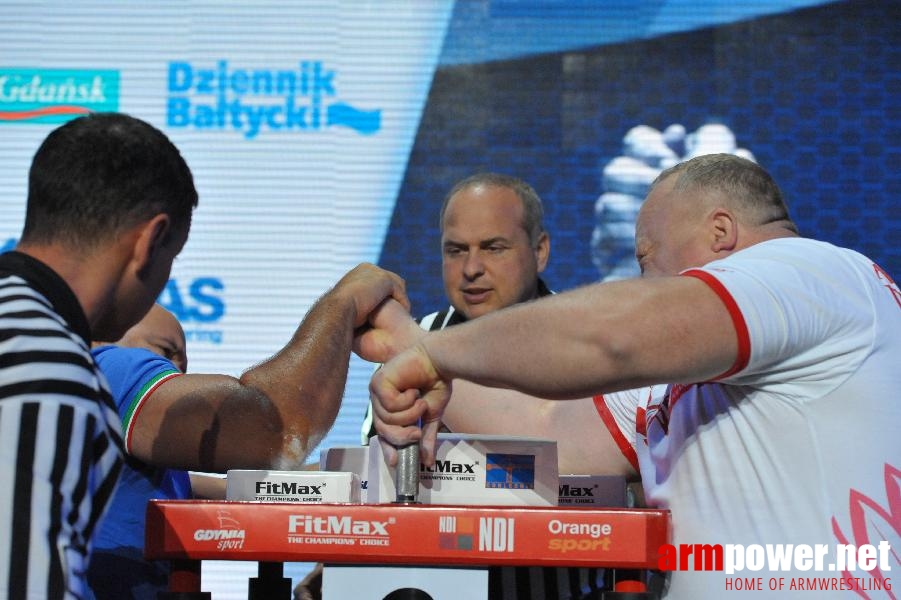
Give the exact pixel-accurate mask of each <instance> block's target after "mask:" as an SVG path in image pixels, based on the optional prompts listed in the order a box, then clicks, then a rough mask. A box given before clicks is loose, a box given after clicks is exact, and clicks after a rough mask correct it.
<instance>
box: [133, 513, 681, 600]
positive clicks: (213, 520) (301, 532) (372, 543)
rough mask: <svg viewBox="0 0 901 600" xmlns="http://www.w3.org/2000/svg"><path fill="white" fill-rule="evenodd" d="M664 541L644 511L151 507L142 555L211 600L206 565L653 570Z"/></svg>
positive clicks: (172, 582)
mask: <svg viewBox="0 0 901 600" xmlns="http://www.w3.org/2000/svg"><path fill="white" fill-rule="evenodd" d="M668 535H669V512H668V511H663V510H652V509H625V508H622V509H620V508H603V509H599V508H570V507H531V506H529V507H518V506H517V507H509V506H503V507H490V506H439V505H403V504H305V503H296V502H279V503H270V502H265V503H262V502H234V501H232V502H222V501H207V500H152V501H150V503H149V504H148V505H147V522H146V533H145V545H144V554H145V556H146V557H147V558H148V559H152V560H169V561H171V564H172V571H171V574H170V577H169V591H170V595H169V597H171V598H182V599H185V600H187V599H189V598H208V597H209V595H206V594H203V593H202V592H201V589H200V587H201V582H200V567H201V561H202V560H204V559H211V560H241V561H257V562H259V567H260V579H261V580H266V579H269V580H281V578H282V567H283V563H284V562H323V563H347V564H382V565H431V566H470V567H472V566H488V565H499V566H504V565H508V566H513V565H528V566H551V567H604V568H621V569H656V568H657V560H658V551H659V548H660V546H661V545H663V544H665V543H667V542H668ZM263 587H266V583H265V581H264V582H263ZM269 589H275V588H272V587H270V588H269ZM288 590H290V582H289V586H288ZM289 597H290V592H289V595H288V596H285V600H287V599H288V598H289ZM251 600H255V599H254V598H253V597H251Z"/></svg>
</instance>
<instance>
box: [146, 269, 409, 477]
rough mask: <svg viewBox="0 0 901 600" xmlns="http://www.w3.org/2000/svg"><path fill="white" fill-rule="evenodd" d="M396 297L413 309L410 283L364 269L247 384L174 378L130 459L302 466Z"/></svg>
mask: <svg viewBox="0 0 901 600" xmlns="http://www.w3.org/2000/svg"><path fill="white" fill-rule="evenodd" d="M389 296H394V297H396V298H398V299H400V300H401V301H402V302H404V303H406V297H405V295H404V292H403V284H402V282H401V280H400V279H399V278H398V277H397V276H396V275H393V274H391V273H387V272H385V271H382V270H381V269H377V268H376V267H373V266H371V265H362V266H360V267H357V269H354V270H353V271H351V272H350V273H349V274H348V275H346V276H345V277H344V278H343V279H342V280H341V281H340V282H339V283H338V284H337V285H336V286H335V288H333V289H332V290H331V291H330V292H328V293H327V294H326V295H324V296H323V297H322V298H321V299H320V300H319V301H318V302H317V303H316V304H314V305H313V307H312V308H311V309H310V310H309V312H308V313H307V315H306V317H305V318H304V319H303V322H302V323H301V325H300V327H298V329H297V330H296V331H295V333H294V335H293V336H292V338H291V341H290V342H289V343H288V344H287V345H286V346H285V347H284V348H282V349H281V350H280V351H279V352H278V353H276V354H275V355H274V356H272V357H271V358H269V359H268V360H266V361H264V362H263V363H261V364H259V365H257V366H254V367H253V368H251V369H249V370H248V371H246V372H245V373H244V374H243V375H242V376H241V377H240V378H234V377H229V376H226V375H202V374H187V375H182V376H180V377H175V378H173V379H170V380H167V381H166V382H164V383H163V384H162V385H160V387H159V388H158V389H157V390H155V391H154V392H153V394H152V395H151V396H150V397H149V398H147V399H146V400H145V403H144V405H143V407H142V409H141V411H140V412H139V413H138V415H137V416H136V417H135V424H134V431H133V434H132V439H131V445H130V451H131V453H132V454H134V455H135V456H137V457H138V458H139V459H141V460H143V461H145V462H149V463H152V464H155V465H158V466H168V467H175V468H180V469H187V470H198V471H210V472H223V471H225V470H227V469H234V468H284V469H291V468H301V466H302V465H303V461H304V459H305V458H306V456H307V455H308V454H309V452H310V451H311V450H313V449H314V448H315V447H316V445H317V444H318V443H319V442H320V441H321V440H322V438H323V436H324V435H325V434H326V433H327V432H328V430H329V428H331V426H332V424H333V423H334V421H335V418H336V416H337V413H338V409H339V408H340V404H341V398H342V395H343V392H344V384H345V381H346V377H347V368H348V363H349V357H350V351H351V347H352V343H353V339H354V333H355V330H356V328H357V327H359V326H361V325H363V324H364V323H365V322H366V320H367V318H368V317H369V313H370V312H372V311H373V310H374V308H375V307H376V306H378V305H379V304H380V303H381V302H382V301H383V300H384V299H385V298H387V297H389Z"/></svg>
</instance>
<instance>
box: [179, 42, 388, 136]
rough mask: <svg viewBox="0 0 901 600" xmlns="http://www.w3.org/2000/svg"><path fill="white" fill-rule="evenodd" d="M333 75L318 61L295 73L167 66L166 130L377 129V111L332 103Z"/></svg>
mask: <svg viewBox="0 0 901 600" xmlns="http://www.w3.org/2000/svg"><path fill="white" fill-rule="evenodd" d="M336 78H337V72H336V71H335V70H333V69H326V68H325V66H324V65H323V63H322V61H318V60H303V61H300V62H299V63H298V65H297V68H296V69H290V70H287V69H269V68H252V69H245V68H237V67H233V66H232V65H230V64H229V63H228V61H226V60H220V61H218V62H216V64H215V65H214V66H211V67H207V66H201V65H196V64H192V63H189V62H184V61H177V62H170V63H169V73H168V77H167V81H168V92H169V97H168V99H167V103H166V124H167V125H168V126H169V127H184V128H194V129H200V130H220V131H223V130H233V131H240V132H242V133H243V134H244V137H245V138H247V139H253V138H255V137H257V136H258V135H259V134H260V133H261V132H262V131H264V130H267V131H291V132H294V131H306V132H312V131H321V130H323V129H325V128H327V127H333V126H338V125H343V126H345V127H349V128H351V129H354V130H356V131H358V132H359V133H362V134H372V133H375V132H376V131H378V130H379V129H380V128H381V111H380V110H360V109H357V108H355V107H353V106H351V105H350V104H347V103H345V102H339V101H337V89H336Z"/></svg>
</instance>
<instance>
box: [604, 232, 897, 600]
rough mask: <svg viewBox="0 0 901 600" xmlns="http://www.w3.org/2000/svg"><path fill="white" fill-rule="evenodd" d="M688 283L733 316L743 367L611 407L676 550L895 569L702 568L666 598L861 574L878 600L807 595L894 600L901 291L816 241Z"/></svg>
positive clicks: (785, 244)
mask: <svg viewBox="0 0 901 600" xmlns="http://www.w3.org/2000/svg"><path fill="white" fill-rule="evenodd" d="M683 276H688V277H697V278H698V279H700V280H701V281H704V282H705V283H707V285H709V286H710V287H711V289H713V290H714V291H715V292H716V293H717V294H718V295H719V297H720V298H721V299H722V300H723V302H724V303H725V304H726V306H727V308H728V309H729V311H730V313H731V315H732V320H733V324H734V326H735V329H736V332H737V334H738V340H739V346H740V348H739V358H738V360H737V361H736V364H735V365H734V366H733V368H732V369H730V370H729V372H727V373H725V374H724V375H723V376H721V377H718V378H717V379H716V380H715V381H712V382H706V383H700V384H695V385H674V386H668V387H661V386H657V387H655V388H654V393H653V394H649V393H647V392H645V393H644V394H643V395H640V396H636V394H634V393H633V394H609V395H605V396H604V401H605V403H606V408H607V410H608V411H609V416H610V417H611V418H612V419H613V420H615V421H616V423H617V425H618V426H619V428H620V429H621V432H622V435H624V436H625V435H629V433H631V435H632V439H633V440H634V443H635V451H636V453H637V455H638V460H639V463H640V470H641V475H642V481H643V486H644V489H645V498H646V500H647V502H648V504H649V505H651V506H659V507H663V508H668V509H670V510H671V511H672V519H673V543H674V544H675V545H676V546H677V547H678V546H679V545H680V544H692V545H694V544H722V545H724V546H725V545H726V544H743V545H745V546H748V545H751V544H761V545H765V544H795V545H797V544H805V545H809V546H811V547H814V546H815V545H816V544H826V545H827V547H828V548H829V551H830V554H829V555H828V556H827V557H826V558H825V559H824V561H823V564H824V567H825V568H826V569H828V565H829V564H830V563H832V562H833V561H834V552H835V548H836V545H837V544H844V543H849V544H855V545H858V546H859V545H862V544H872V545H874V546H876V545H877V544H878V543H879V542H880V541H881V540H886V541H888V542H889V543H890V545H891V552H889V553H888V554H889V556H887V557H886V558H887V560H888V564H889V565H890V567H891V570H889V569H879V568H877V569H875V570H872V571H870V572H866V571H863V570H857V571H853V572H848V573H842V572H838V571H828V570H826V571H825V572H817V571H815V570H812V569H811V570H799V569H793V570H791V571H782V570H781V569H776V570H774V571H771V570H769V568H768V566H769V565H767V564H764V568H763V569H762V570H760V571H750V570H747V569H746V570H744V571H742V572H736V573H735V574H733V575H731V576H730V575H726V574H725V573H723V572H694V571H691V569H693V568H694V565H695V563H694V562H693V561H692V562H689V563H688V568H689V571H688V572H681V571H674V572H673V573H672V577H671V578H670V582H669V588H668V594H667V596H666V597H667V598H670V599H678V600H682V599H686V600H696V599H705V598H711V599H713V598H715V599H717V600H719V599H722V598H729V597H730V595H731V594H735V593H740V592H735V591H730V590H729V589H728V588H727V587H726V583H727V582H726V579H727V578H728V577H733V578H735V577H743V578H755V579H756V578H757V577H762V580H763V582H764V590H768V584H769V579H770V578H771V577H772V578H777V579H778V578H779V577H782V578H784V585H785V587H784V588H782V589H781V590H777V591H775V592H772V595H773V596H775V597H780V598H782V597H791V596H790V594H789V585H790V583H791V581H792V578H793V577H794V578H804V579H805V582H804V583H805V584H809V583H811V582H810V581H809V579H812V578H817V579H822V578H825V580H826V583H827V584H828V583H830V582H833V583H834V582H835V581H836V580H838V579H841V578H842V577H847V576H850V577H857V578H860V581H859V585H860V586H869V587H865V588H864V589H866V591H865V592H864V593H865V594H867V595H866V596H863V595H861V594H859V593H858V592H855V591H841V590H829V591H822V590H821V591H816V592H811V591H804V592H798V596H799V597H805V598H812V597H816V598H834V597H841V598H860V597H866V598H890V597H894V596H890V595H889V594H890V593H897V591H895V592H886V591H884V590H876V591H873V590H872V589H871V588H872V587H873V586H877V587H884V580H885V578H891V579H892V581H893V582H894V581H897V582H898V584H901V564H899V559H898V556H899V554H901V470H899V469H901V292H899V289H898V286H897V285H896V284H895V283H894V282H892V280H891V278H890V277H889V276H888V274H887V273H885V272H884V271H883V270H882V269H880V268H879V267H878V266H877V265H875V264H874V263H873V262H872V261H871V260H869V259H867V258H866V257H865V256H862V255H861V254H858V253H856V252H854V251H851V250H847V249H842V248H837V247H835V246H832V245H830V244H827V243H824V242H818V241H814V240H808V239H803V238H787V239H777V240H770V241H767V242H764V243H760V244H757V245H755V246H752V247H750V248H748V249H745V250H742V251H741V252H737V253H735V254H733V255H731V256H730V257H728V258H726V259H723V260H720V261H716V262H713V263H710V264H708V265H706V266H705V267H704V268H701V269H690V270H688V271H686V272H684V273H683ZM672 350H673V352H677V351H678V348H673V349H672ZM661 391H662V393H661ZM636 397H638V398H639V400H638V406H637V408H636V405H635V404H634V402H635V401H636V400H635V398H636ZM607 421H608V420H607V419H605V422H607ZM802 564H803V563H802ZM883 564H884V563H883ZM896 578H897V579H896ZM795 581H796V582H797V579H796V580H795ZM733 583H734V579H733ZM851 583H853V582H848V581H846V582H845V586H848V585H849V584H851ZM879 583H882V584H883V585H882V586H878V584H879ZM733 589H734V588H733ZM768 595H770V593H769V592H767V591H765V592H753V596H754V597H755V598H757V597H761V596H768Z"/></svg>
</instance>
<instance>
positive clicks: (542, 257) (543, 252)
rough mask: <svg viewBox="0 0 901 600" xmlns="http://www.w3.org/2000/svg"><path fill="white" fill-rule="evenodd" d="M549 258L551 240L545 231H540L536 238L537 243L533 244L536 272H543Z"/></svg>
mask: <svg viewBox="0 0 901 600" xmlns="http://www.w3.org/2000/svg"><path fill="white" fill-rule="evenodd" d="M550 256H551V238H550V236H549V235H548V234H547V232H546V231H542V232H541V234H540V235H539V236H538V243H537V244H535V260H536V263H537V265H538V272H539V273H541V272H542V271H544V268H545V267H546V266H547V260H548V258H550Z"/></svg>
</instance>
